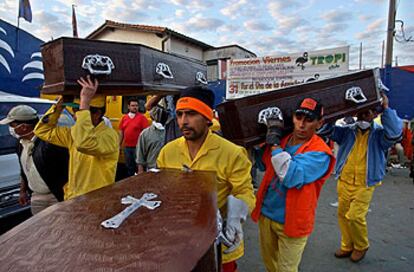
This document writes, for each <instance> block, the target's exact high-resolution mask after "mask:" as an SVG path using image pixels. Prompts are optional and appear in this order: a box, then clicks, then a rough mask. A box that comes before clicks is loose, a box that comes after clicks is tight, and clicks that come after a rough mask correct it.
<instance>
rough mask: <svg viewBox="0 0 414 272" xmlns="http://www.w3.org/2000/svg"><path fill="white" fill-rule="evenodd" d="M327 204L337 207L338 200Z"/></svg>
mask: <svg viewBox="0 0 414 272" xmlns="http://www.w3.org/2000/svg"><path fill="white" fill-rule="evenodd" d="M329 205H330V206H331V207H335V208H337V207H338V201H336V202H331V203H329Z"/></svg>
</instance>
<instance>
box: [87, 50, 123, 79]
mask: <svg viewBox="0 0 414 272" xmlns="http://www.w3.org/2000/svg"><path fill="white" fill-rule="evenodd" d="M82 68H83V69H87V70H88V71H89V73H90V74H91V75H110V74H111V73H112V70H113V69H114V68H115V65H114V63H113V62H112V60H111V58H110V57H108V56H101V55H98V54H95V55H87V56H86V57H85V58H83V62H82Z"/></svg>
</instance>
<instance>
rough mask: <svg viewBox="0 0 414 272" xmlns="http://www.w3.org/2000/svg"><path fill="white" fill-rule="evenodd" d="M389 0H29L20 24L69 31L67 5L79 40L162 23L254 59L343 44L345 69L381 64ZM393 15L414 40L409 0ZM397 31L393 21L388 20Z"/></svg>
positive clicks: (401, 60)
mask: <svg viewBox="0 0 414 272" xmlns="http://www.w3.org/2000/svg"><path fill="white" fill-rule="evenodd" d="M18 2H19V1H18V0H0V18H2V19H4V20H6V21H8V22H9V23H12V24H16V17H17V8H18V7H17V6H18ZM388 2H389V0H271V1H265V0H263V1H258V0H257V1H252V0H228V1H214V0H76V1H71V0H54V1H52V0H30V3H31V6H32V12H33V21H32V23H31V24H30V23H28V22H25V21H24V20H23V19H20V26H21V28H23V29H25V30H27V31H29V32H31V33H32V34H34V35H35V36H37V37H38V38H40V39H42V40H44V41H48V40H50V39H51V37H53V38H58V37H60V36H70V35H71V33H72V32H71V27H72V25H71V20H72V17H71V4H72V3H74V4H76V5H77V7H76V12H77V18H78V31H79V35H80V37H85V36H86V35H88V34H89V33H90V32H92V31H93V30H94V29H96V28H97V27H99V26H100V25H101V24H102V23H104V21H105V19H109V20H114V21H118V22H123V23H133V24H146V25H154V26H165V27H168V28H170V29H172V30H175V31H178V32H180V33H182V34H184V35H187V36H190V37H193V38H195V39H198V40H201V41H203V42H205V43H207V44H210V45H213V46H222V45H228V44H238V45H240V46H243V47H245V48H246V49H248V50H250V51H252V52H254V53H256V54H257V55H258V56H264V55H274V56H277V55H281V54H287V53H295V52H300V51H305V50H306V51H310V50H318V49H325V48H332V47H336V46H343V45H350V46H351V57H350V67H351V68H357V66H358V61H359V60H358V55H359V54H358V51H359V44H360V42H362V44H363V65H364V66H365V67H367V68H369V67H376V66H380V65H381V46H382V41H383V40H385V39H386V29H387V17H388V5H389V3H388ZM397 5H398V6H397V19H399V20H403V21H404V30H405V33H406V37H407V38H408V37H410V36H413V40H414V0H397ZM396 29H397V35H401V31H400V24H397V25H396ZM395 56H398V65H410V64H414V42H408V43H398V42H396V43H395V45H394V59H395Z"/></svg>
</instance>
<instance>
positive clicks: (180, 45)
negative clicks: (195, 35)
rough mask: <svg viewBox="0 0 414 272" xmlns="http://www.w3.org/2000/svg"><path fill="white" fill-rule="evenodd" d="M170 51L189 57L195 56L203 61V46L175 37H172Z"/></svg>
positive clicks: (194, 57)
mask: <svg viewBox="0 0 414 272" xmlns="http://www.w3.org/2000/svg"><path fill="white" fill-rule="evenodd" d="M170 53H175V54H179V55H182V56H185V57H187V58H193V59H197V60H199V61H203V49H202V48H200V47H198V46H195V45H192V44H189V43H186V42H183V41H181V40H178V39H174V38H171V42H170Z"/></svg>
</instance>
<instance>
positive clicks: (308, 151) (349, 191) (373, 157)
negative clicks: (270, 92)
mask: <svg viewBox="0 0 414 272" xmlns="http://www.w3.org/2000/svg"><path fill="white" fill-rule="evenodd" d="M78 83H79V85H80V86H81V91H80V97H79V98H77V99H75V100H73V101H66V97H62V98H61V99H60V100H59V101H58V102H57V103H56V104H55V105H53V106H52V107H51V108H50V110H49V111H48V112H47V113H46V114H45V115H44V116H43V117H42V118H40V119H39V117H38V115H37V113H36V111H35V110H34V109H32V108H30V107H28V106H24V105H21V106H17V107H15V108H13V109H12V110H11V111H10V112H9V114H8V116H7V117H6V118H5V119H3V120H1V121H0V123H1V124H8V125H9V128H10V134H11V135H13V136H15V137H16V138H18V139H19V140H20V144H19V152H18V154H19V160H20V163H21V169H22V172H21V173H22V174H21V176H22V182H21V191H20V202H21V204H22V205H25V204H27V203H28V201H29V199H30V201H31V205H32V212H33V214H36V213H38V212H39V211H41V210H42V209H45V208H47V207H48V206H50V205H53V204H54V203H56V202H58V201H64V200H68V199H72V198H74V197H77V196H80V195H83V194H86V193H88V192H91V191H93V190H96V189H99V188H102V187H104V186H107V185H110V184H112V183H114V182H115V173H116V168H117V163H118V158H119V153H120V152H119V151H120V149H123V151H124V154H125V160H126V165H127V168H128V174H129V175H134V174H138V175H139V174H141V173H144V172H146V171H148V170H149V169H151V168H155V167H157V168H161V169H163V168H173V169H182V168H183V166H184V167H185V168H187V169H192V170H208V171H214V172H215V173H216V181H217V201H218V208H219V211H220V213H219V214H220V216H219V217H222V218H223V219H224V222H225V223H224V224H223V226H224V227H223V229H222V230H221V231H220V233H219V234H218V240H219V241H220V242H221V244H222V271H224V272H227V271H237V263H236V261H237V260H238V259H239V258H241V257H242V256H243V254H244V242H243V227H242V224H243V222H244V221H245V220H246V219H247V217H248V216H249V215H251V217H252V219H253V221H255V222H258V228H259V243H260V250H261V255H262V259H263V262H264V265H265V267H266V270H267V271H297V270H298V266H299V263H300V261H301V256H302V253H303V251H304V248H305V246H306V243H307V240H308V236H309V235H310V234H311V232H312V230H313V228H314V224H315V213H316V208H317V202H318V198H319V195H320V192H321V189H322V187H323V185H324V183H325V181H326V180H327V179H328V178H329V177H330V175H331V173H334V175H335V178H336V180H337V189H338V223H339V228H340V233H341V241H340V243H339V247H338V249H337V250H336V251H335V252H334V254H333V255H334V256H335V257H337V258H350V260H351V261H353V262H359V261H360V260H362V259H363V258H364V257H365V255H366V252H367V251H368V249H369V246H370V244H369V239H368V231H367V221H366V214H367V211H368V208H369V205H370V201H371V199H372V196H373V193H374V190H375V189H376V188H377V187H379V186H380V185H381V182H382V180H383V178H384V175H385V173H386V171H385V170H386V160H387V154H388V150H389V149H390V147H392V146H393V145H394V144H395V143H397V142H399V141H401V140H402V139H405V140H404V141H410V142H411V141H412V136H411V138H408V140H407V136H404V137H403V135H407V131H406V129H404V134H403V128H402V121H401V119H400V118H399V117H398V116H397V113H396V112H395V110H392V109H390V108H389V106H388V99H387V96H386V95H384V94H382V113H381V123H382V125H379V124H377V123H376V122H374V118H375V117H376V116H377V114H378V113H377V112H376V111H375V110H364V111H361V112H358V114H357V116H356V121H354V122H349V123H346V124H343V125H334V124H324V110H323V101H319V100H318V99H316V98H314V97H307V98H305V99H302V100H300V101H298V105H297V107H296V109H295V110H294V112H293V115H292V118H293V120H292V121H293V124H294V128H293V131H292V132H291V133H289V134H288V135H284V136H283V137H282V139H281V141H280V143H279V142H278V143H264V144H262V145H260V146H258V147H256V149H260V150H261V152H260V154H262V156H261V157H260V158H256V160H255V164H260V165H262V166H263V167H264V170H265V174H264V177H263V180H262V181H261V183H260V186H259V188H258V191H257V193H256V194H255V193H254V189H253V183H252V173H251V168H252V162H251V160H250V159H249V156H248V152H247V151H246V149H245V148H243V147H241V146H238V145H236V144H234V143H231V142H230V141H228V140H226V139H225V138H223V137H222V136H220V135H219V134H218V133H216V131H215V129H212V128H213V127H215V126H214V124H215V123H216V124H217V120H215V116H214V113H213V104H214V93H213V92H212V91H211V90H209V89H208V88H206V87H201V86H194V87H189V88H187V89H185V90H184V91H182V92H181V93H180V95H179V96H176V97H170V98H169V99H167V102H168V103H169V104H170V106H168V107H167V108H166V107H163V106H161V105H160V104H159V102H160V100H161V99H163V97H161V96H155V97H153V98H152V99H151V100H150V101H148V103H147V107H146V108H147V110H149V113H150V118H151V121H152V122H151V125H149V123H148V120H147V118H146V117H145V116H144V115H142V114H140V113H139V112H138V101H136V100H130V101H129V102H128V111H129V112H128V114H126V115H124V116H123V118H122V120H121V122H120V125H119V135H118V134H117V132H116V131H115V130H114V129H112V128H111V127H109V126H108V125H106V124H105V122H104V121H103V117H104V114H105V105H106V104H105V97H104V96H102V95H98V94H96V92H97V90H98V87H99V84H98V81H97V80H96V79H95V80H92V79H91V78H89V77H87V78H81V79H79V81H78ZM164 99H165V98H164ZM168 103H167V104H168ZM65 106H70V107H72V108H73V110H74V118H75V120H76V123H75V125H74V126H73V127H71V128H68V127H60V126H57V120H58V118H59V115H60V114H61V112H62V110H63V108H64V107H65ZM351 119H352V118H351ZM322 136H323V137H322ZM323 138H325V139H323ZM326 138H327V139H330V140H331V141H334V142H336V143H337V144H338V146H339V149H338V152H337V155H336V156H335V155H334V152H333V150H332V148H331V146H328V145H327V144H326ZM403 144H404V142H403ZM411 152H412V151H411ZM409 155H411V156H412V153H411V154H409ZM411 159H412V157H411ZM65 166H67V167H65ZM29 195H30V198H29Z"/></svg>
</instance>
